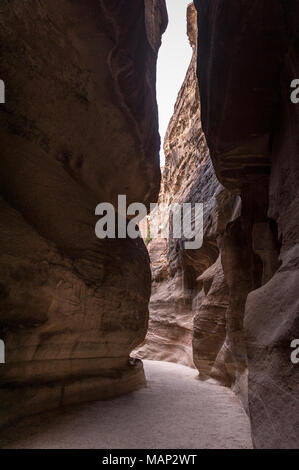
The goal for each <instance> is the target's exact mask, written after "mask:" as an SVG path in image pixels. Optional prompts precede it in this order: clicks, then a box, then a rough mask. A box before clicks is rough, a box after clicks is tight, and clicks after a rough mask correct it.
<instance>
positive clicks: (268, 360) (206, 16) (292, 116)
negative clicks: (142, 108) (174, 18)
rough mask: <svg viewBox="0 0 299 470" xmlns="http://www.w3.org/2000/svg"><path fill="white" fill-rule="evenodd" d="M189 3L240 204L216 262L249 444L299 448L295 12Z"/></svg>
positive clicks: (214, 130)
mask: <svg viewBox="0 0 299 470" xmlns="http://www.w3.org/2000/svg"><path fill="white" fill-rule="evenodd" d="M195 4H196V7H197V8H198V40H199V44H200V48H199V49H198V79H199V87H200V94H201V105H202V122H203V129H204V132H205V135H206V138H207V143H208V146H209V149H210V152H211V158H212V160H213V163H214V167H215V170H216V173H217V176H218V178H219V180H220V182H221V183H222V184H223V185H224V186H225V187H226V188H227V189H228V190H230V191H231V192H232V193H235V194H239V195H240V196H241V199H242V210H241V216H240V217H239V218H238V219H236V220H234V221H233V222H232V225H230V226H228V228H227V229H226V234H225V237H224V240H223V241H224V248H223V251H222V264H223V266H224V271H225V272H227V273H229V276H227V275H226V278H227V281H228V285H229V288H230V298H231V300H230V307H229V308H230V310H231V312H232V315H231V318H232V324H231V328H232V329H233V330H235V329H237V330H238V331H239V332H238V334H234V335H233V337H234V342H235V344H237V346H238V348H239V357H240V358H241V360H243V359H242V358H243V357H244V356H245V353H246V351H247V360H248V368H249V386H248V401H249V413H250V419H251V423H252V433H253V440H254V445H255V447H257V448H298V446H299V421H298V419H299V418H298V416H299V413H298V399H299V368H298V365H295V364H292V362H291V358H290V356H291V352H292V349H291V348H290V345H291V342H292V340H293V339H295V338H298V337H299V322H298V318H299V316H298V268H299V263H298V243H299V237H298V222H299V205H298V184H297V182H298V174H299V171H298V169H299V167H298V161H299V159H298V156H299V155H298V154H299V152H298V122H299V121H298V112H299V108H298V105H295V104H293V103H292V102H291V99H290V95H291V91H292V90H291V88H290V85H291V81H292V80H293V79H294V78H298V75H299V65H298V57H299V48H298V44H299V35H298V26H297V25H298V17H299V6H298V2H297V1H296V0H290V1H289V2H287V3H286V2H283V1H280V0H274V1H272V0H271V1H270V0H261V1H259V2H252V1H250V0H245V1H242V2H241V1H239V0H230V1H226V0H215V1H213V2H209V1H208V0H195ZM248 294H249V296H248ZM247 296H248V297H247ZM244 314H245V317H244V323H243V316H244ZM242 325H243V326H244V330H243V332H240V326H241V327H242ZM244 342H245V348H244V347H243V346H242V345H244ZM236 372H237V374H238V375H240V374H241V376H242V369H239V368H238V367H237V368H236Z"/></svg>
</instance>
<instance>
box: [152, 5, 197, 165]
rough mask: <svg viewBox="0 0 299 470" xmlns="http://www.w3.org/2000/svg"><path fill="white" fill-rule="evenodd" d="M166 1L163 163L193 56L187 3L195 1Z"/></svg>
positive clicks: (161, 71) (161, 66)
mask: <svg viewBox="0 0 299 470" xmlns="http://www.w3.org/2000/svg"><path fill="white" fill-rule="evenodd" d="M166 3H167V10H168V17H169V23H168V27H167V30H166V32H165V33H164V35H163V38H162V46H161V49H160V52H159V57H158V70H157V100H158V107H159V123H160V135H161V141H162V148H161V154H160V158H161V166H163V165H164V162H165V157H164V152H163V142H164V136H165V133H166V130H167V127H168V123H169V121H170V118H171V116H172V114H173V110H174V105H175V102H176V98H177V95H178V92H179V90H180V88H181V85H182V84H183V81H184V78H185V75H186V71H187V68H188V66H189V64H190V61H191V56H192V49H191V46H190V44H189V40H188V37H187V20H186V12H187V6H188V4H189V3H191V0H166Z"/></svg>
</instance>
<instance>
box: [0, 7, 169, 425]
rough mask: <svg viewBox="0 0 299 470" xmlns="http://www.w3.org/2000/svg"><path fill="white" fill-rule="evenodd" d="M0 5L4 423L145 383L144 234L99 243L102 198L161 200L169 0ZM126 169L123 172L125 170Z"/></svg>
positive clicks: (1, 396)
mask: <svg viewBox="0 0 299 470" xmlns="http://www.w3.org/2000/svg"><path fill="white" fill-rule="evenodd" d="M131 4H132V5H131V6H130V8H128V7H127V2H126V1H125V0H101V1H99V0H86V1H84V2H82V1H81V0H74V1H71V2H70V1H67V0H59V1H58V0H43V1H37V0H28V1H26V2H19V1H17V0H13V1H11V2H2V4H1V16H0V23H1V33H0V36H1V37H0V44H1V46H0V47H1V59H0V63H1V67H0V68H1V79H3V80H4V82H5V84H6V104H5V105H4V106H1V108H0V136H1V149H2V151H1V172H0V182H1V183H0V184H1V203H0V204H1V221H0V243H1V255H0V298H1V304H0V306H1V317H0V337H1V338H3V339H4V341H5V345H6V364H5V365H4V366H2V365H1V369H0V374H1V375H0V380H1V391H0V401H1V422H0V423H1V425H2V424H5V423H6V422H8V421H10V420H12V419H15V418H17V417H20V416H23V415H25V414H28V413H35V412H38V411H40V410H44V409H49V408H54V407H57V406H59V405H62V404H68V403H73V402H77V401H84V400H89V399H99V398H106V397H108V396H112V395H115V394H121V393H124V392H127V391H129V390H132V389H134V388H136V387H138V386H140V385H141V384H142V383H143V381H144V376H143V371H142V366H141V365H140V364H139V365H137V366H136V367H133V366H130V365H128V357H129V353H130V351H131V350H132V349H133V348H134V347H135V346H136V345H137V344H139V343H140V342H141V341H142V340H143V338H144V336H145V333H146V327H147V317H148V300H149V295H150V269H149V259H148V254H147V251H146V248H145V246H144V244H143V242H142V241H141V240H137V241H134V240H130V239H123V240H121V239H119V240H104V241H100V240H98V239H97V238H96V236H95V233H94V227H95V223H96V221H97V218H96V217H95V215H94V211H95V207H96V205H97V204H98V203H100V202H112V203H116V201H117V195H118V194H126V195H127V199H128V203H130V202H133V201H139V202H144V203H146V204H148V203H149V202H153V201H155V199H156V198H157V194H158V191H159V181H160V169H159V155H158V153H159V145H160V141H159V135H158V126H157V107H156V98H155V69H156V58H157V51H158V47H159V45H160V39H161V34H162V32H163V30H164V29H165V26H166V21H167V15H166V11H165V4H164V1H163V0H133V1H132V2H131ZM124 168H125V170H126V171H124Z"/></svg>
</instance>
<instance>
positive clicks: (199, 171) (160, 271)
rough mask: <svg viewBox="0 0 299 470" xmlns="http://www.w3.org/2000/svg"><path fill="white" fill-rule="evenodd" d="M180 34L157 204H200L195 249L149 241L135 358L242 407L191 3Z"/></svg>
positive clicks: (230, 208) (221, 199)
mask: <svg viewBox="0 0 299 470" xmlns="http://www.w3.org/2000/svg"><path fill="white" fill-rule="evenodd" d="M187 32H188V37H189V41H190V44H191V47H192V48H193V56H192V60H191V64H190V66H189V69H188V71H187V74H186V78H185V80H184V83H183V85H182V87H181V90H180V92H179V95H178V98H177V102H176V105H175V110H174V115H173V117H172V119H171V121H170V123H169V127H168V130H167V134H166V138H165V142H164V152H165V156H166V163H165V167H164V169H163V174H162V184H161V191H160V196H159V203H160V204H166V205H167V206H170V205H171V204H174V203H178V204H183V203H186V202H189V203H192V204H194V203H203V206H204V217H203V244H202V247H201V248H199V249H196V250H191V249H185V246H184V240H177V239H174V238H173V236H172V235H173V234H172V232H171V231H170V238H169V239H168V240H165V239H163V238H162V237H160V238H155V239H153V240H151V242H150V243H149V245H148V248H149V254H150V259H151V265H152V277H153V283H152V296H151V300H150V321H149V331H148V334H147V338H146V341H145V343H144V344H143V345H142V346H141V347H140V348H139V349H138V350H137V353H136V354H137V356H138V357H141V358H151V359H158V360H167V361H173V362H178V363H182V364H185V365H188V366H191V367H194V366H195V367H197V369H198V370H199V377H200V378H201V379H202V380H206V379H210V378H213V379H215V380H217V381H218V382H220V383H222V384H224V385H227V386H232V387H235V389H236V391H238V392H239V391H242V394H243V395H242V397H243V399H244V402H245V403H246V370H247V363H246V358H245V357H244V354H243V355H242V356H240V354H239V353H240V349H241V347H242V348H243V347H244V341H243V338H241V336H242V331H243V329H242V325H241V322H240V321H239V322H236V321H234V319H233V317H234V315H235V316H236V312H235V311H234V310H228V307H229V298H230V295H231V290H232V289H233V288H234V287H235V285H234V286H231V284H232V282H233V281H232V280H231V277H232V274H231V271H232V269H233V268H232V266H231V265H230V261H229V260H227V261H225V260H223V259H222V258H223V257H221V252H222V251H224V250H226V252H228V251H229V250H231V248H230V246H229V242H228V241H226V240H225V230H226V227H227V225H228V223H229V222H230V221H231V220H233V219H234V218H236V217H237V216H238V214H239V208H240V203H239V198H238V196H235V195H232V194H231V193H230V192H229V191H227V190H226V189H225V188H224V187H223V186H222V185H221V184H220V183H219V182H218V180H217V178H216V175H215V172H214V169H213V165H212V162H211V159H210V155H209V150H208V147H207V144H206V140H205V136H204V133H203V130H202V124H201V112H200V99H199V90H198V84H197V77H196V62H197V23H196V10H195V8H194V6H193V5H192V4H190V6H189V7H188V11H187ZM170 225H171V223H170ZM224 245H225V246H226V248H224ZM222 261H223V262H222ZM225 274H226V276H225ZM236 281H237V280H236V279H235V284H237V282H236ZM234 308H235V310H236V309H237V306H235V307H234ZM240 342H241V345H242V346H239V343H240ZM243 382H244V385H242V387H241V385H240V383H243Z"/></svg>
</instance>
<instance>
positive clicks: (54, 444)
mask: <svg viewBox="0 0 299 470" xmlns="http://www.w3.org/2000/svg"><path fill="white" fill-rule="evenodd" d="M144 366H145V374H146V378H147V387H146V388H142V389H141V390H138V391H136V392H133V393H131V394H130V395H127V396H124V397H120V398H117V399H113V400H105V401H102V402H95V403H90V404H86V405H81V406H76V407H68V408H66V409H64V411H63V412H62V413H61V412H60V413H58V412H55V411H54V412H53V413H51V415H49V414H48V413H45V414H41V415H40V416H36V417H34V418H31V419H30V420H28V419H27V420H24V421H23V422H22V423H20V424H18V425H17V426H14V428H13V429H12V428H11V429H7V430H6V433H5V435H2V436H1V435H0V447H1V448H5V449H251V448H252V442H251V437H250V424H249V420H248V417H247V416H246V413H245V412H244V410H243V409H242V407H241V405H240V403H239V401H238V399H237V398H236V397H235V395H234V394H233V393H232V392H231V391H230V390H229V389H227V388H225V387H220V386H218V385H214V384H211V383H203V382H200V381H198V380H197V379H196V373H195V371H194V370H193V369H190V368H188V367H184V366H181V365H178V364H170V363H166V362H154V361H144ZM174 410H175V413H174ZM28 421H29V422H28ZM178 424H179V425H178Z"/></svg>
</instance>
